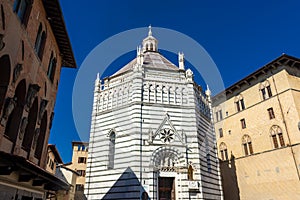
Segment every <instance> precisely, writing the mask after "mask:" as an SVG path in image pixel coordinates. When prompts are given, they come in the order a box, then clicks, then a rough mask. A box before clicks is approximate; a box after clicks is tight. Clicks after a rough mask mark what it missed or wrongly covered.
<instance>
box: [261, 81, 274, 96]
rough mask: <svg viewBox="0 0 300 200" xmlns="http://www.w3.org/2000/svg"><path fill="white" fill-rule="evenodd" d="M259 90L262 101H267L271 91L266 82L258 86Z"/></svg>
mask: <svg viewBox="0 0 300 200" xmlns="http://www.w3.org/2000/svg"><path fill="white" fill-rule="evenodd" d="M259 90H260V92H261V96H262V99H263V100H265V99H268V98H270V97H271V96H272V90H271V86H270V83H269V81H268V80H266V81H265V82H263V83H261V84H260V85H259Z"/></svg>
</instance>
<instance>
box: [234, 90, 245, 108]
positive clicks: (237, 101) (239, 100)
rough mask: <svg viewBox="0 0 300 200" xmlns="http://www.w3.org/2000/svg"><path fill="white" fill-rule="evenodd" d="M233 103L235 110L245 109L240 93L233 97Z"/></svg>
mask: <svg viewBox="0 0 300 200" xmlns="http://www.w3.org/2000/svg"><path fill="white" fill-rule="evenodd" d="M234 103H235V106H236V110H237V112H239V111H241V110H244V109H245V103H244V98H243V96H242V95H241V94H240V95H238V96H236V97H235V100H234Z"/></svg>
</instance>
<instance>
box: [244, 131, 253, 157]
mask: <svg viewBox="0 0 300 200" xmlns="http://www.w3.org/2000/svg"><path fill="white" fill-rule="evenodd" d="M242 146H243V150H244V154H245V156H248V155H251V154H253V147H252V140H251V137H250V136H249V135H244V136H243V137H242Z"/></svg>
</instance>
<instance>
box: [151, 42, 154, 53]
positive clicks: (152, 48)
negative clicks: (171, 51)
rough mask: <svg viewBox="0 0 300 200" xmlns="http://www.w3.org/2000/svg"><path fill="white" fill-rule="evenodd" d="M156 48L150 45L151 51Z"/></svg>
mask: <svg viewBox="0 0 300 200" xmlns="http://www.w3.org/2000/svg"><path fill="white" fill-rule="evenodd" d="M153 50H154V47H153V43H151V44H150V51H153Z"/></svg>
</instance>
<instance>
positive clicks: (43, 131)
mask: <svg viewBox="0 0 300 200" xmlns="http://www.w3.org/2000/svg"><path fill="white" fill-rule="evenodd" d="M46 133H47V111H45V112H44V115H43V117H42V120H41V126H40V133H39V135H38V138H37V143H36V148H35V157H36V158H37V159H39V160H40V159H41V156H42V153H43V147H44V143H45V137H46Z"/></svg>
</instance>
